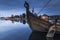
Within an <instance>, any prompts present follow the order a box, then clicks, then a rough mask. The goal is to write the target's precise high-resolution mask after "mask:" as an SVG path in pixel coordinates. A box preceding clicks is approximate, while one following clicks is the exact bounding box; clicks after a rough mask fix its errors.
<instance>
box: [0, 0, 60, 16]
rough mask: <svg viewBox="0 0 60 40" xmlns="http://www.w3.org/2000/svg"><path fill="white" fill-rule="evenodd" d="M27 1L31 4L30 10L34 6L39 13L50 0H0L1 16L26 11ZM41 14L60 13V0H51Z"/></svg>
mask: <svg viewBox="0 0 60 40" xmlns="http://www.w3.org/2000/svg"><path fill="white" fill-rule="evenodd" d="M25 1H27V2H28V3H29V4H30V11H31V10H32V9H33V8H34V9H35V12H36V13H37V14H38V12H39V11H40V10H41V9H42V8H43V6H44V5H45V4H46V3H47V2H48V1H49V0H0V17H1V16H11V15H12V14H13V15H20V14H22V13H25V8H24V2H25ZM40 14H47V15H59V14H60V0H51V2H50V3H49V4H48V5H47V6H46V7H45V8H44V9H43V11H41V12H40V13H39V14H38V15H40Z"/></svg>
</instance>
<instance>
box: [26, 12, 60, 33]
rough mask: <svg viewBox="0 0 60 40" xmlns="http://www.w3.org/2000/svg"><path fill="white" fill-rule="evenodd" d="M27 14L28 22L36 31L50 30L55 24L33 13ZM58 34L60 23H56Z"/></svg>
mask: <svg viewBox="0 0 60 40" xmlns="http://www.w3.org/2000/svg"><path fill="white" fill-rule="evenodd" d="M27 15H28V16H27V22H28V24H29V26H30V28H31V29H32V30H34V31H40V32H48V31H49V28H50V27H51V26H52V25H53V24H51V23H50V22H49V21H44V20H41V19H39V18H38V17H37V16H35V15H34V14H32V13H28V14H27ZM56 34H60V25H56Z"/></svg>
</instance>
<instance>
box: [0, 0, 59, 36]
mask: <svg viewBox="0 0 60 40" xmlns="http://www.w3.org/2000/svg"><path fill="white" fill-rule="evenodd" d="M24 7H25V8H26V14H23V15H22V16H18V15H17V16H11V17H5V18H4V17H1V18H0V19H1V20H11V21H17V22H19V21H20V20H22V21H23V24H25V23H26V22H27V23H28V24H29V26H30V28H31V29H32V31H40V32H47V37H53V36H54V34H55V33H56V34H60V15H53V16H48V15H46V14H44V15H42V16H37V15H34V14H33V13H32V12H30V10H29V7H30V5H29V3H27V2H26V1H25V3H24ZM50 21H51V22H50Z"/></svg>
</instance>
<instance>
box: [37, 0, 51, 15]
mask: <svg viewBox="0 0 60 40" xmlns="http://www.w3.org/2000/svg"><path fill="white" fill-rule="evenodd" d="M50 2H51V0H49V1H48V2H47V3H46V4H45V5H44V6H43V8H42V9H41V10H40V11H39V12H38V14H39V13H40V12H41V11H43V9H44V8H45V7H46V6H47V5H48V4H49V3H50Z"/></svg>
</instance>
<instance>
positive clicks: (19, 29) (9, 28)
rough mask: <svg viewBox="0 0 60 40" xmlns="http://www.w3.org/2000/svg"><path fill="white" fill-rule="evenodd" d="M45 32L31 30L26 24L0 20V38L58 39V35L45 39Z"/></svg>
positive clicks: (13, 39)
mask: <svg viewBox="0 0 60 40" xmlns="http://www.w3.org/2000/svg"><path fill="white" fill-rule="evenodd" d="M45 35H46V33H42V32H37V31H32V30H31V29H30V28H29V25H28V24H22V23H19V22H18V23H17V22H15V23H11V21H0V40H60V36H59V35H55V37H54V38H50V39H47V38H46V37H45Z"/></svg>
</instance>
